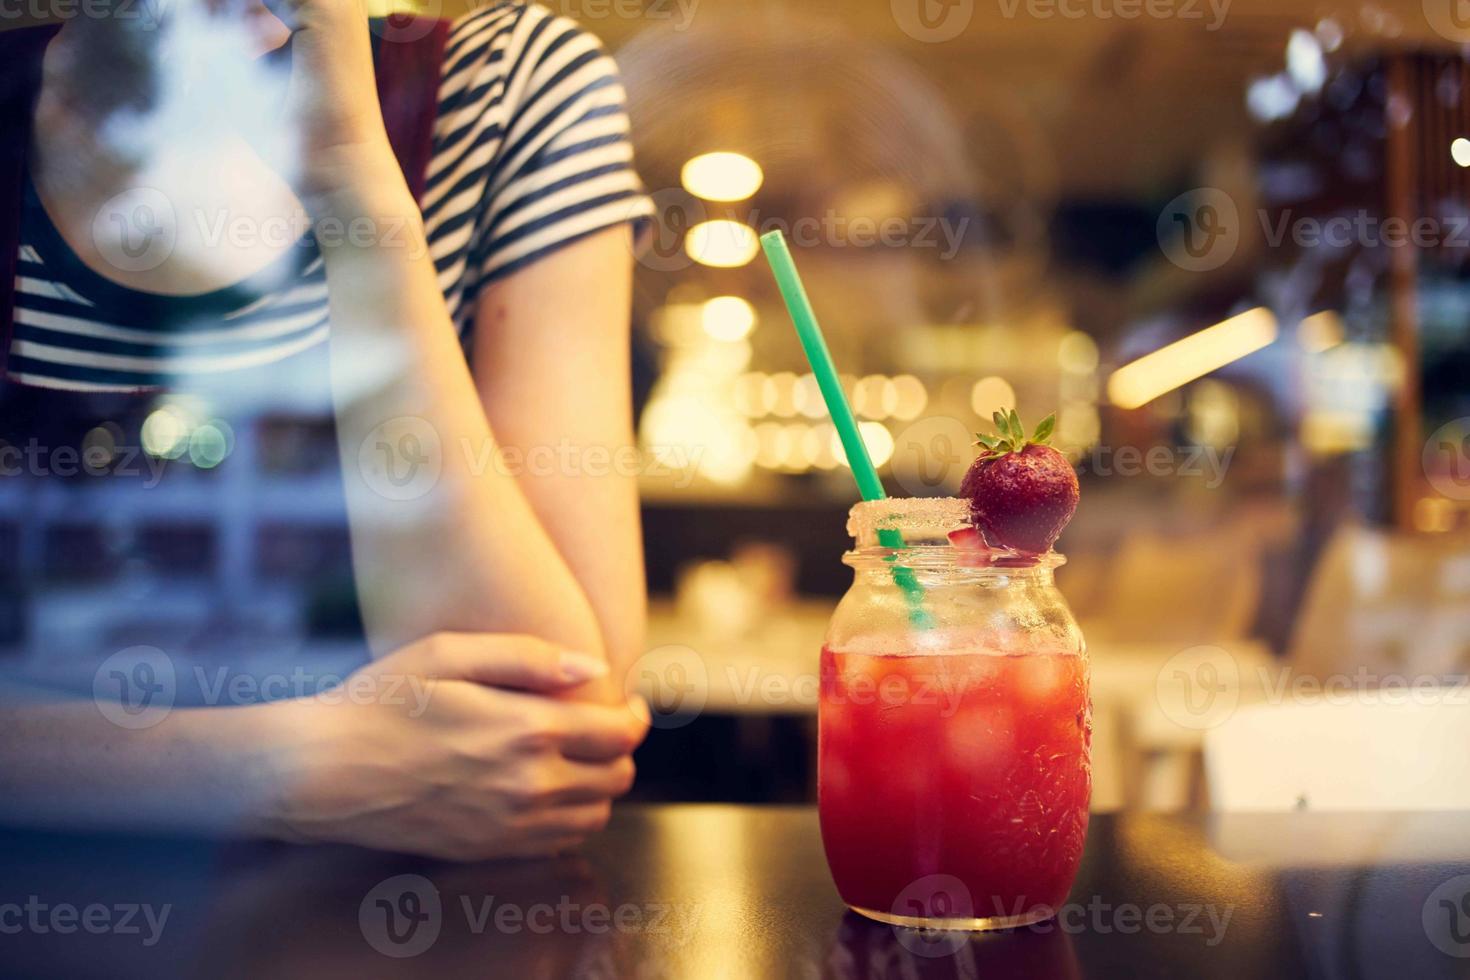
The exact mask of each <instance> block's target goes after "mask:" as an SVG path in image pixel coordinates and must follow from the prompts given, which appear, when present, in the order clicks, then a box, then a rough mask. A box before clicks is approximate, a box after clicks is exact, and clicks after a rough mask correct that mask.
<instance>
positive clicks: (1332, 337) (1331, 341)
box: [1296, 310, 1343, 354]
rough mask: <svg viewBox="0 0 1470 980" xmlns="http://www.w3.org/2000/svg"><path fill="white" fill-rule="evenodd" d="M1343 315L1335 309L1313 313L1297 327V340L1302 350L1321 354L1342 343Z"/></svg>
mask: <svg viewBox="0 0 1470 980" xmlns="http://www.w3.org/2000/svg"><path fill="white" fill-rule="evenodd" d="M1342 338H1343V328H1342V317H1340V316H1338V315H1337V313H1336V312H1335V311H1333V310H1323V311H1322V312H1321V313H1313V314H1312V315H1311V316H1309V317H1307V318H1305V319H1304V320H1302V322H1301V326H1299V327H1298V328H1297V333H1296V340H1297V343H1298V344H1300V345H1301V347H1302V350H1305V351H1309V352H1310V353H1313V354H1320V353H1322V352H1323V351H1325V350H1331V349H1332V348H1334V347H1336V346H1337V345H1338V344H1340V343H1342Z"/></svg>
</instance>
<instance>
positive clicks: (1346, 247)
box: [565, 0, 1470, 809]
mask: <svg viewBox="0 0 1470 980" xmlns="http://www.w3.org/2000/svg"><path fill="white" fill-rule="evenodd" d="M575 7H576V5H575V4H572V6H569V7H568V8H567V9H566V11H565V12H566V13H568V14H571V15H575V16H579V17H580V18H581V19H582V20H583V21H584V22H585V23H586V24H587V25H588V26H589V27H591V28H592V29H593V30H595V31H597V32H598V33H599V34H601V35H602V36H603V37H604V38H605V39H606V41H607V43H608V45H609V46H610V48H612V49H613V50H614V51H615V53H616V55H617V57H618V60H619V63H620V65H621V66H622V69H623V72H624V77H625V82H626V85H627V88H628V93H629V98H630V103H631V112H632V117H633V123H634V129H635V145H636V146H637V148H638V152H639V169H640V171H641V173H642V174H643V175H644V178H645V180H646V182H647V183H648V186H649V190H650V192H651V193H653V195H654V197H655V200H656V201H657V203H658V208H659V219H660V225H659V227H658V228H657V230H656V234H655V235H654V236H653V240H652V241H651V243H650V244H649V246H648V250H647V251H645V252H644V253H643V254H642V256H641V259H640V264H639V270H638V288H637V309H636V313H635V318H636V319H635V322H636V328H637V338H638V353H639V358H638V363H639V365H640V376H639V384H638V390H639V406H638V411H639V418H640V426H639V433H640V439H641V441H642V443H643V445H644V447H645V448H646V449H648V450H649V452H650V453H651V454H652V456H653V458H654V459H656V460H659V461H660V462H662V463H663V464H664V465H663V466H650V467H649V472H648V473H647V474H646V476H645V479H644V493H645V501H646V505H645V513H644V517H645V521H646V537H647V550H648V575H649V584H650V587H651V589H652V592H653V596H654V607H653V610H654V617H653V629H652V636H651V637H650V648H651V651H652V652H651V653H650V654H649V656H648V657H645V658H644V660H643V661H641V662H640V664H639V665H638V667H637V668H636V669H637V670H639V671H640V672H641V673H642V675H643V676H642V677H641V678H640V683H641V684H642V686H643V687H644V689H645V690H646V691H648V692H649V693H650V694H651V695H652V696H654V697H655V699H658V698H659V697H662V698H663V699H664V701H663V706H664V707H663V709H662V710H664V711H665V714H664V716H663V717H662V726H663V727H662V728H661V730H659V731H656V732H655V733H654V735H653V737H652V738H651V739H650V743H649V745H648V746H647V747H646V748H645V749H644V751H643V753H642V755H641V756H640V764H641V771H642V777H641V778H642V790H641V791H642V792H643V793H644V794H646V795H649V796H654V797H659V798H695V799H737V800H762V799H807V798H810V793H811V789H810V787H811V785H812V782H813V775H814V773H813V770H812V767H811V758H812V748H813V744H814V743H813V731H814V727H813V712H814V705H815V687H814V684H813V683H812V682H811V681H812V678H813V675H814V673H815V670H816V655H817V650H818V646H819V641H820V639H821V636H822V631H823V627H824V624H825V622H826V618H827V616H828V615H829V613H830V610H831V606H832V603H833V600H834V599H835V598H836V597H838V596H840V595H841V593H842V591H843V590H844V589H845V588H846V585H847V583H848V581H849V574H850V573H849V571H848V569H846V568H845V567H843V566H842V565H841V563H840V562H839V560H838V559H839V555H840V553H841V552H842V550H843V549H844V548H845V546H846V544H847V539H846V535H845V531H844V513H845V511H846V509H847V507H848V506H849V505H850V504H851V502H852V500H853V497H854V489H853V485H852V481H851V478H850V474H849V472H848V471H847V469H846V466H845V463H844V461H843V458H842V454H841V449H840V446H838V445H837V442H836V439H835V438H834V436H833V432H832V427H831V426H830V424H829V423H828V422H827V421H826V418H825V411H824V409H823V406H822V403H821V400H820V397H819V395H818V392H817V390H816V386H815V384H814V382H813V379H812V377H811V375H810V373H809V372H808V371H807V370H806V368H805V364H804V360H803V358H802V355H801V351H800V348H799V346H798V345H797V343H796V340H795V337H794V333H793V331H792V329H791V327H790V323H789V320H788V319H787V317H786V315H785V312H784V310H783V308H782V306H781V304H780V299H779V296H778V294H777V293H776V291H775V288H774V284H773V282H772V280H771V277H770V274H769V271H768V269H767V267H766V265H765V262H764V260H763V259H761V258H760V257H758V256H757V246H756V243H755V235H756V234H757V233H759V232H764V231H767V230H770V229H772V228H781V229H782V230H784V231H785V232H786V234H787V236H788V237H789V238H790V239H791V240H792V242H793V247H794V250H795V253H796V257H797V261H798V262H799V263H800V266H801V269H802V271H803V274H804V276H805V277H806V280H807V287H808V290H809V292H810V293H811V296H812V299H813V302H814V304H815V306H816V308H817V310H818V313H819V315H820V316H821V318H822V320H823V323H824V326H825V328H826V331H827V333H828V335H829V340H830V343H831V346H832V348H833V353H834V356H835V359H836V361H837V363H838V365H839V366H840V367H841V368H842V369H843V370H844V371H846V372H848V379H847V380H848V393H849V396H850V398H851V399H852V401H853V403H854V404H855V406H856V408H857V411H858V413H859V415H860V417H861V418H862V419H863V420H864V422H863V427H864V430H865V435H866V437H867V441H868V443H869V447H870V450H871V453H872V455H873V457H874V459H875V461H876V462H878V463H879V464H880V471H881V472H882V474H883V476H884V478H885V481H886V483H887V484H888V488H889V491H890V492H891V493H894V494H900V495H937V494H947V493H952V492H953V491H954V490H955V489H956V487H957V486H958V482H959V479H960V477H961V475H962V474H963V472H964V470H965V468H966V467H967V465H968V464H969V462H970V460H971V459H972V458H973V449H972V448H971V445H970V443H971V442H972V441H973V439H974V435H973V433H975V432H976V431H987V432H988V431H990V429H989V423H988V421H986V420H988V419H989V417H990V414H991V413H992V412H993V411H994V410H996V409H1002V408H1010V407H1016V408H1018V409H1019V411H1020V412H1021V413H1022V415H1023V417H1024V418H1027V419H1031V420H1033V421H1034V420H1037V419H1040V418H1041V417H1042V416H1044V415H1045V414H1047V413H1048V412H1052V411H1055V412H1056V413H1057V438H1056V442H1057V443H1058V445H1059V446H1060V448H1062V449H1064V450H1065V451H1066V452H1068V454H1069V455H1070V456H1072V458H1073V459H1074V460H1075V461H1076V463H1077V466H1078V470H1079V474H1080V478H1081V482H1082V489H1083V495H1082V501H1083V502H1082V506H1081V508H1080V510H1079V512H1078V515H1077V518H1076V520H1075V521H1074V523H1073V524H1072V526H1071V527H1070V528H1069V529H1068V530H1067V532H1066V533H1065V535H1064V536H1063V538H1062V540H1061V542H1060V543H1059V545H1058V548H1059V550H1062V551H1063V552H1065V553H1066V555H1067V556H1068V559H1069V561H1068V564H1067V565H1066V566H1065V567H1064V568H1063V569H1061V570H1060V571H1059V572H1058V580H1059V583H1060V585H1061V587H1062V590H1063V592H1064V593H1065V594H1066V596H1067V598H1068V600H1069V601H1070V602H1071V604H1072V605H1073V607H1074V610H1075V611H1076V613H1077V614H1078V616H1079V618H1080V619H1081V621H1082V623H1083V627H1084V631H1085V632H1086V634H1087V636H1088V638H1089V641H1090V647H1091V650H1092V655H1093V658H1094V666H1093V670H1094V676H1093V685H1094V700H1095V710H1096V743H1095V748H1094V752H1095V767H1096V772H1095V781H1096V786H1095V801H1096V806H1098V807H1099V808H1103V809H1109V808H1116V807H1124V806H1134V807H1148V808H1180V807H1191V806H1197V805H1201V804H1202V803H1205V802H1207V796H1208V794H1207V791H1206V788H1205V782H1204V780H1203V778H1202V770H1201V755H1200V753H1201V745H1202V742H1203V739H1204V736H1205V734H1206V732H1207V731H1208V730H1210V729H1211V728H1213V727H1216V726H1215V721H1217V720H1219V719H1218V715H1219V712H1218V711H1216V712H1215V714H1214V716H1211V715H1210V714H1209V713H1208V712H1205V713H1201V712H1200V710H1199V704H1200V702H1198V701H1196V702H1190V701H1189V700H1188V699H1189V698H1190V697H1191V696H1195V697H1201V696H1203V695H1204V694H1208V692H1209V690H1210V685H1211V684H1212V683H1213V684H1215V685H1216V687H1217V688H1218V689H1219V691H1220V692H1222V694H1223V695H1225V696H1227V697H1230V698H1233V699H1235V701H1238V702H1250V701H1253V700H1271V699H1274V700H1277V701H1280V700H1282V698H1281V695H1280V693H1279V688H1278V687H1277V685H1278V684H1279V682H1280V679H1281V678H1283V677H1289V678H1291V679H1292V680H1293V681H1296V680H1297V679H1299V678H1304V679H1306V680H1308V681H1310V680H1312V679H1316V680H1317V681H1319V682H1324V681H1329V680H1332V679H1334V678H1350V679H1351V681H1352V684H1353V686H1354V687H1355V688H1361V687H1385V686H1389V687H1391V686H1392V685H1393V684H1394V683H1396V682H1398V681H1404V682H1408V681H1412V680H1416V679H1418V680H1421V681H1422V682H1423V683H1439V684H1446V683H1448V684H1454V683H1456V679H1457V678H1460V680H1459V681H1458V683H1461V684H1463V674H1464V672H1465V671H1466V669H1467V667H1470V604H1467V601H1466V600H1467V596H1470V520H1467V513H1470V441H1467V439H1470V329H1467V314H1470V283H1467V281H1466V278H1465V259H1466V247H1467V245H1470V226H1467V220H1470V210H1467V197H1466V188H1467V182H1470V171H1467V170H1466V169H1465V168H1466V167H1470V91H1467V88H1466V64H1465V60H1464V54H1465V50H1466V49H1465V47H1464V45H1465V44H1466V43H1467V42H1470V18H1467V16H1465V15H1467V14H1470V11H1461V10H1460V9H1459V8H1458V7H1457V6H1456V5H1455V4H1452V3H1450V2H1444V3H1442V4H1437V3H1436V2H1435V0H1425V2H1424V3H1423V4H1420V3H1418V2H1406V3H1394V4H1375V3H1362V4H1359V3H1318V2H1302V0H1287V2H1282V0H1234V2H1229V3H1218V4H1216V5H1215V6H1213V7H1212V6H1210V5H1209V4H1207V3H1204V2H1199V3H1191V2H1187V0H1179V2H1177V3H1159V4H1154V5H1148V6H1144V5H1130V4H1128V3H1126V2H1114V0H1087V2H1082V0H1077V2H1074V3H1070V4H1069V3H1066V2H1060V3H1056V4H1053V3H1043V2H1030V3H1028V2H1027V0H1009V2H1008V0H994V2H988V3H987V2H969V0H892V2H891V3H878V2H871V3H861V4H857V3H850V2H804V3H799V4H798V3H793V2H777V0H765V2H740V3H735V2H731V0H700V2H698V3H697V4H695V3H693V0H690V2H689V3H688V4H686V5H683V6H680V5H676V4H674V3H672V2H668V3H658V2H649V3H646V4H633V5H631V7H625V8H622V12H621V15H619V14H616V13H609V12H607V11H604V12H603V13H602V14H601V15H599V14H598V12H597V11H596V10H595V9H594V7H593V5H591V4H587V5H586V9H575ZM618 9H619V8H618V7H617V5H613V6H612V8H611V10H613V11H616V10H618ZM1130 365H1136V366H1134V367H1130ZM1171 665H1173V666H1171ZM803 679H805V680H806V681H807V683H806V684H803V683H802V681H803ZM1191 684H1193V685H1194V689H1191ZM1262 688H1264V689H1265V690H1264V691H1263V690H1262ZM1273 690H1274V691H1275V692H1276V693H1274V694H1273ZM1296 700H1298V701H1301V700H1302V698H1300V697H1298V698H1297V699H1296ZM1460 703H1461V704H1462V705H1470V702H1467V701H1464V700H1462V701H1461V702H1460ZM656 707H657V705H656ZM681 708H682V709H683V710H680V709H681ZM1461 713H1462V714H1465V715H1470V707H1466V708H1462V711H1461Z"/></svg>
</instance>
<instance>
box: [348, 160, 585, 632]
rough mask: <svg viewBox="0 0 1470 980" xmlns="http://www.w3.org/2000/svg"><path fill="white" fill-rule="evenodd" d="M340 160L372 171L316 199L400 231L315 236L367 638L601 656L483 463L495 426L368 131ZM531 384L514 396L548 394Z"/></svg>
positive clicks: (515, 490)
mask: <svg viewBox="0 0 1470 980" xmlns="http://www.w3.org/2000/svg"><path fill="white" fill-rule="evenodd" d="M354 169H355V171H356V172H357V173H359V174H363V175H372V176H364V177H362V178H361V181H360V183H359V184H358V185H357V186H354V187H352V188H350V189H348V190H347V191H345V192H342V193H339V194H336V195H334V196H333V197H332V198H331V200H330V202H329V203H328V207H329V208H330V211H331V213H333V214H337V215H340V216H342V217H343V218H344V219H345V220H348V221H360V220H362V219H364V218H366V219H367V220H370V221H372V222H374V223H375V224H376V225H377V226H378V227H381V228H385V229H386V228H389V227H403V226H404V225H405V223H407V227H408V231H407V233H406V234H407V235H409V236H411V237H410V239H409V241H410V242H411V243H413V244H410V245H409V246H408V247H385V246H381V245H369V246H366V247H363V246H359V245H355V244H351V243H347V242H342V243H339V244H337V245H334V246H328V247H326V248H325V249H324V255H325V258H326V269H327V286H328V295H329V301H330V305H331V314H332V341H331V343H332V383H333V390H334V394H335V397H336V399H337V402H338V435H339V443H340V447H341V452H342V459H343V468H344V474H345V482H346V488H347V502H348V514H349V518H350V522H351V529H352V542H353V557H354V564H355V570H356V574H357V581H358V587H359V593H360V595H361V597H362V603H363V612H364V617H365V619H366V621H367V626H368V633H369V639H370V641H371V642H372V644H373V647H374V650H375V651H376V652H378V653H379V654H381V653H383V652H386V651H387V650H390V649H393V648H394V647H396V646H399V645H402V644H403V643H406V642H410V641H412V640H414V639H417V638H419V637H421V636H425V635H427V634H429V633H432V632H435V631H438V630H456V631H464V632H492V633H526V634H531V635H534V636H539V637H542V638H544V639H547V640H550V641H552V642H555V643H557V644H560V645H562V646H565V647H567V648H570V649H576V650H584V651H586V652H588V653H593V654H599V655H601V654H603V653H604V652H605V651H604V649H603V641H602V633H601V630H600V628H599V626H598V622H597V618H596V616H595V614H594V613H593V610H592V607H591V605H590V604H589V602H588V599H587V596H586V594H585V593H584V592H583V590H582V588H581V586H580V585H579V584H578V582H577V579H576V577H575V576H574V575H573V573H572V571H571V569H570V568H569V566H568V565H567V562H566V561H565V560H564V559H563V557H562V555H561V553H560V552H559V551H558V549H557V544H556V542H554V541H553V540H552V538H551V536H550V535H549V534H548V533H547V530H546V528H544V527H543V526H542V523H541V518H540V517H539V516H538V514H537V513H536V511H535V510H534V509H533V507H532V505H531V503H530V502H529V501H528V500H527V498H526V495H525V493H524V492H523V490H522V487H521V484H520V483H519V482H518V480H517V479H516V478H515V477H514V476H513V475H511V474H510V473H508V472H506V471H505V468H504V467H501V466H497V465H495V462H494V460H495V459H496V455H497V447H498V441H497V439H498V433H496V432H495V431H494V430H493V429H492V428H491V425H490V423H489V421H488V419H487V418H486V414H485V410H484V408H483V407H482V406H481V404H480V399H479V395H478V393H477V391H476V389H475V384H474V381H473V380H472V378H471V376H470V370H469V367H468V365H467V364H466V363H465V358H464V354H463V352H462V351H461V349H460V345H459V341H458V338H457V337H456V335H455V332H454V329H453V325H452V324H451V322H450V319H449V314H448V311H447V309H446V307H445V304H444V298H443V296H442V294H441V293H440V291H439V286H438V283H437V281H436V278H435V274H434V268H433V264H432V262H431V261H430V260H429V258H428V256H427V254H426V250H425V249H424V248H423V244H422V243H423V229H422V224H421V222H420V221H419V220H418V218H417V210H416V208H415V206H414V202H413V200H412V199H411V198H410V197H409V195H408V191H407V188H406V187H405V186H404V184H403V180H402V177H401V176H400V175H399V174H398V171H397V165H396V164H395V163H394V162H393V160H392V158H391V156H390V155H388V154H387V147H386V145H384V146H383V147H382V148H381V151H380V153H379V154H378V155H377V156H376V157H373V156H368V157H367V158H366V159H363V160H361V162H360V163H359V164H358V165H357V166H356V167H355V168H354ZM546 395H547V389H545V388H542V389H541V396H540V397H539V398H535V399H533V401H532V403H531V404H530V405H528V406H526V409H525V410H527V411H540V410H544V409H545V408H546V407H547V406H548V405H549V404H552V403H554V402H555V401H556V397H560V393H557V396H556V397H547V396H546ZM410 474H412V476H410ZM394 479H398V480H400V481H403V482H401V485H395V483H394ZM395 498H401V499H395Z"/></svg>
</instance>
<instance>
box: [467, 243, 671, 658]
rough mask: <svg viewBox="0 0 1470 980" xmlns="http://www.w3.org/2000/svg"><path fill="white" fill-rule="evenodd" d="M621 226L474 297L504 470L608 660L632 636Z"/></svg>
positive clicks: (625, 654)
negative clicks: (591, 619) (576, 591)
mask: <svg viewBox="0 0 1470 980" xmlns="http://www.w3.org/2000/svg"><path fill="white" fill-rule="evenodd" d="M630 246H631V232H630V230H629V227H628V226H627V225H623V226H621V227H616V228H611V229H607V230H604V231H600V232H597V233H596V234H593V235H591V236H589V237H587V238H585V239H582V240H580V241H578V242H575V243H573V244H571V245H568V246H566V247H565V248H563V249H562V250H561V251H559V252H557V253H556V254H554V255H552V256H550V257H548V258H546V259H543V260H542V261H540V262H538V263H536V264H534V265H532V266H530V267H529V268H526V269H524V270H522V271H520V272H517V273H516V274H514V275H512V276H509V277H507V278H506V279H505V280H503V281H502V282H499V283H497V284H495V285H494V286H493V287H492V288H490V289H489V290H488V291H487V293H486V295H485V296H484V297H483V298H482V299H481V301H480V307H479V311H478V317H477V320H476V328H475V329H476V333H475V345H474V350H475V359H474V372H475V381H476V384H477V386H478V388H479V391H480V399H481V401H482V402H483V403H484V406H485V413H486V415H487V416H488V417H489V420H490V424H491V425H492V426H493V427H494V429H495V432H496V435H497V436H498V437H499V439H500V443H501V445H502V447H503V448H504V449H505V450H506V454H505V456H504V460H505V462H506V463H507V464H512V463H513V464H515V465H507V466H506V467H505V469H507V470H509V471H512V472H513V473H514V474H515V476H516V481H517V484H518V486H519V488H520V490H521V492H522V494H523V495H524V496H525V498H526V501H527V502H528V503H529V504H530V507H531V510H532V512H533V513H534V514H535V516H536V518H537V520H538V521H539V522H540V524H541V526H542V527H543V528H544V529H545V531H546V534H547V536H548V537H549V539H550V541H551V543H552V544H553V545H554V546H555V548H556V549H557V551H558V553H559V554H560V555H561V556H562V558H563V560H564V561H565V562H566V564H567V566H568V567H569V568H570V570H571V572H572V575H573V576H574V577H575V578H576V580H577V584H578V585H579V586H580V587H581V589H582V591H583V593H584V594H585V595H586V597H587V601H588V602H589V604H590V605H591V608H592V611H593V613H594V615H595V616H596V617H597V623H598V628H599V631H600V635H601V638H602V642H603V647H604V649H605V651H606V652H607V655H608V659H609V660H610V661H611V662H612V665H613V667H614V671H615V676H616V672H617V668H619V667H625V666H626V665H627V664H628V663H629V662H630V661H631V660H632V659H633V658H634V657H636V656H637V654H638V651H639V650H640V648H641V646H642V643H643V629H644V620H645V616H646V605H647V598H646V590H645V585H644V579H643V547H642V535H641V533H640V528H639V515H638V488H637V476H636V470H637V466H638V457H637V453H636V446H635V443H634V438H633V412H632V390H631V389H632V385H631V376H630V375H631V365H630V363H629V324H628V311H629V307H630V305H631V299H632V297H631V290H632V287H631V283H632V251H631V248H630Z"/></svg>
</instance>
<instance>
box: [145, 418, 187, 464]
mask: <svg viewBox="0 0 1470 980" xmlns="http://www.w3.org/2000/svg"><path fill="white" fill-rule="evenodd" d="M188 444H189V426H188V425H187V424H186V423H185V422H184V420H183V419H181V418H179V416H177V415H175V414H174V413H173V412H172V411H170V410H169V409H167V408H159V409H155V410H154V411H153V412H152V413H150V414H149V416H148V418H146V419H144V420H143V451H144V452H146V453H148V455H150V456H157V457H159V458H161V459H178V458H179V457H180V456H182V455H183V454H184V448H185V447H186V446H188Z"/></svg>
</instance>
